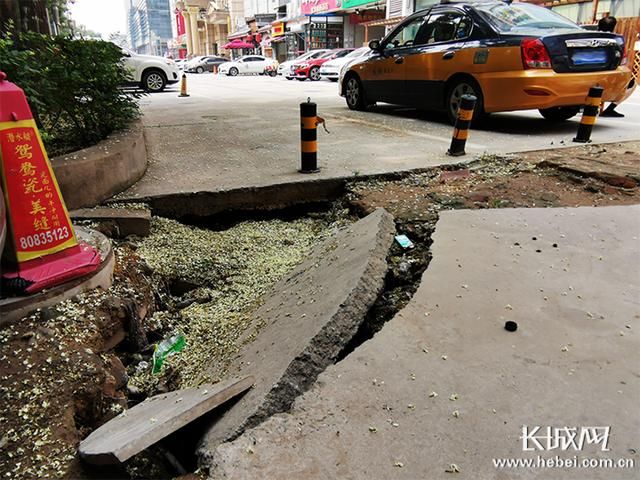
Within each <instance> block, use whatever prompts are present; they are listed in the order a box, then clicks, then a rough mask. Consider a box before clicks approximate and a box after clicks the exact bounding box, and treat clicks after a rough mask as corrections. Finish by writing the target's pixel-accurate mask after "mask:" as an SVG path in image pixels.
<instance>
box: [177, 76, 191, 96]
mask: <svg viewBox="0 0 640 480" xmlns="http://www.w3.org/2000/svg"><path fill="white" fill-rule="evenodd" d="M178 96H179V97H188V96H189V94H188V93H187V74H186V73H183V74H182V80H181V81H180V95H178Z"/></svg>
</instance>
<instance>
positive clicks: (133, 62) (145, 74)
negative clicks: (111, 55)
mask: <svg viewBox="0 0 640 480" xmlns="http://www.w3.org/2000/svg"><path fill="white" fill-rule="evenodd" d="M120 49H121V50H122V58H123V62H124V65H125V67H126V68H127V69H128V70H129V71H130V72H131V76H132V77H133V78H132V80H131V83H132V84H134V85H137V86H140V87H141V88H143V89H145V90H147V91H148V92H161V91H162V90H164V88H165V87H166V86H167V85H170V84H172V83H177V82H178V80H179V75H178V73H179V72H178V67H176V64H175V62H174V61H173V60H171V59H169V58H164V57H154V56H152V55H139V54H137V53H135V52H132V51H130V50H127V49H124V48H122V47H120Z"/></svg>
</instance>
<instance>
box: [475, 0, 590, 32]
mask: <svg viewBox="0 0 640 480" xmlns="http://www.w3.org/2000/svg"><path fill="white" fill-rule="evenodd" d="M476 9H477V10H478V11H479V12H480V13H481V14H483V16H484V17H485V18H486V19H487V20H488V21H489V22H490V23H491V24H492V25H493V26H494V27H496V28H497V29H498V31H499V32H500V33H519V32H521V31H522V30H539V29H573V30H580V27H579V26H578V25H576V24H575V23H573V22H572V21H570V20H568V19H566V18H564V17H563V16H562V15H558V14H557V13H554V12H552V11H551V10H548V9H546V8H542V7H536V6H535V5H526V4H521V3H518V4H511V5H508V4H494V3H491V4H487V5H482V4H481V5H478V6H476Z"/></svg>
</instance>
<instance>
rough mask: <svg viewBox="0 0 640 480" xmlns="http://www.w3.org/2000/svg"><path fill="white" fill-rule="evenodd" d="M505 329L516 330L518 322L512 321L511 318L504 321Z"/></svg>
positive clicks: (508, 330)
mask: <svg viewBox="0 0 640 480" xmlns="http://www.w3.org/2000/svg"><path fill="white" fill-rule="evenodd" d="M504 329H505V330H506V331H507V332H515V331H516V330H517V329H518V324H517V323H516V322H512V321H511V320H508V321H506V322H505V323H504Z"/></svg>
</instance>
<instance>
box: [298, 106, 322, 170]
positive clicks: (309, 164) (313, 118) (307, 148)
mask: <svg viewBox="0 0 640 480" xmlns="http://www.w3.org/2000/svg"><path fill="white" fill-rule="evenodd" d="M300 151H301V153H300V162H301V165H300V173H316V172H319V171H320V169H319V168H318V106H317V105H316V104H315V103H314V102H312V101H311V100H310V99H309V100H307V101H306V102H305V103H301V104H300Z"/></svg>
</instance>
